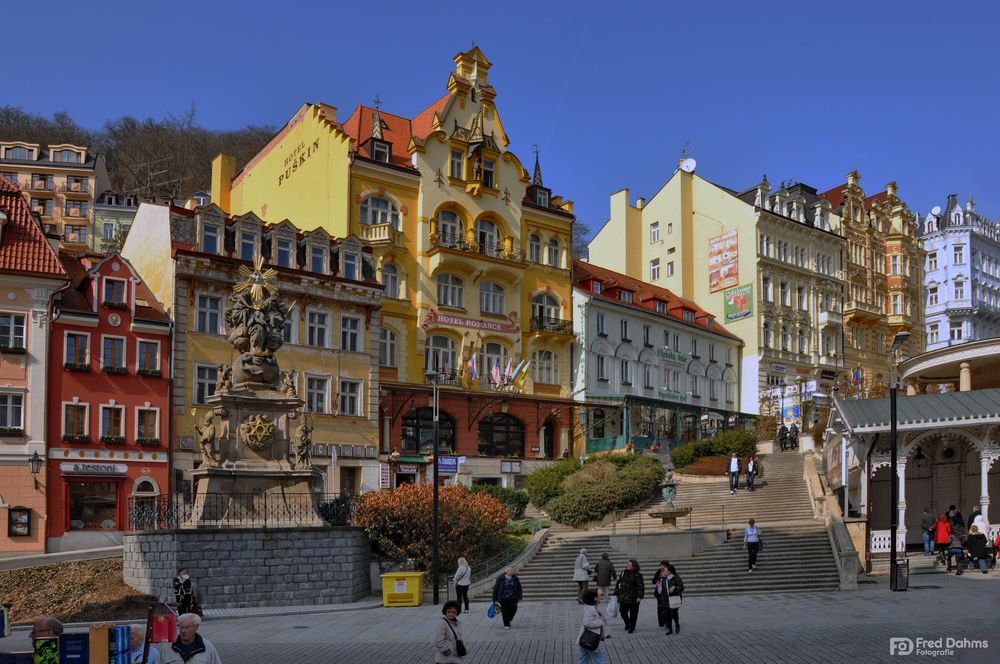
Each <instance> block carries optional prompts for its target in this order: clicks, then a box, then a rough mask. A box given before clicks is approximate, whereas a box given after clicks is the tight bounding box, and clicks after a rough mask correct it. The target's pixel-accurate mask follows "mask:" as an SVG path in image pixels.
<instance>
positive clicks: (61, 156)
mask: <svg viewBox="0 0 1000 664" xmlns="http://www.w3.org/2000/svg"><path fill="white" fill-rule="evenodd" d="M52 161H62V162H69V163H74V164H78V163H80V153H79V152H77V151H76V150H55V151H53V152H52Z"/></svg>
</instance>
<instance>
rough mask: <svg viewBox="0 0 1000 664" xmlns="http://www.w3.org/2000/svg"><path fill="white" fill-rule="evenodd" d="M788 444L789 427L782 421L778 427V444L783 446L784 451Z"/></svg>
mask: <svg viewBox="0 0 1000 664" xmlns="http://www.w3.org/2000/svg"><path fill="white" fill-rule="evenodd" d="M786 445H788V427H786V426H785V423H784V422H782V423H781V428H780V429H778V446H779V447H780V448H781V451H782V452H784V451H785V446H786Z"/></svg>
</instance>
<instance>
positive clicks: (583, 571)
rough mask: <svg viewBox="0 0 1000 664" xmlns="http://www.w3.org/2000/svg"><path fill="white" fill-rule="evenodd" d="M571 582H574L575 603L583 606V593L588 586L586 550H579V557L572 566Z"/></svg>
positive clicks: (588, 575)
mask: <svg viewBox="0 0 1000 664" xmlns="http://www.w3.org/2000/svg"><path fill="white" fill-rule="evenodd" d="M573 580H574V581H576V603H577V604H583V593H585V592H587V586H588V585H590V561H588V560H587V550H586V549H580V555H578V556H577V557H576V563H574V564H573Z"/></svg>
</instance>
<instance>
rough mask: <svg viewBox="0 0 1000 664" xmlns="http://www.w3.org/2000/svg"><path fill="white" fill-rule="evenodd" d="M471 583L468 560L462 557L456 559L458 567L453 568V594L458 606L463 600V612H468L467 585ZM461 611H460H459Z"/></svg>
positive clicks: (470, 569)
mask: <svg viewBox="0 0 1000 664" xmlns="http://www.w3.org/2000/svg"><path fill="white" fill-rule="evenodd" d="M470 585H472V568H471V567H469V562H468V561H467V560H466V559H465V558H462V557H459V559H458V569H457V570H455V595H456V596H457V599H458V603H459V606H461V604H462V602H463V601H464V602H465V612H466V613H468V612H469V586H470ZM459 613H461V611H459Z"/></svg>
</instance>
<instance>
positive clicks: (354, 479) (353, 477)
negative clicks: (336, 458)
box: [340, 466, 358, 494]
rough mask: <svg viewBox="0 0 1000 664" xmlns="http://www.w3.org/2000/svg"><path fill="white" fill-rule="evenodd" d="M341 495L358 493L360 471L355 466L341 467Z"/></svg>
mask: <svg viewBox="0 0 1000 664" xmlns="http://www.w3.org/2000/svg"><path fill="white" fill-rule="evenodd" d="M340 493H342V494H343V493H350V494H356V493H358V469H357V468H355V467H354V466H341V467H340Z"/></svg>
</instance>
